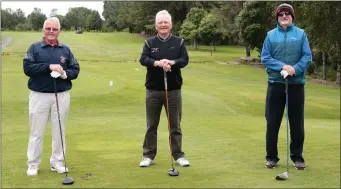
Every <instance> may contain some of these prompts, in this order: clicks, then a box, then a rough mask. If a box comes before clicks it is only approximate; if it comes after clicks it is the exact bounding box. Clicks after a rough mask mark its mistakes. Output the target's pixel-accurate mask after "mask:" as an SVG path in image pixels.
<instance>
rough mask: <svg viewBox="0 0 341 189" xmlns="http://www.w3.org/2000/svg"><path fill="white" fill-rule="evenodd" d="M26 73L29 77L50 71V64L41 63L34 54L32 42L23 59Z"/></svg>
mask: <svg viewBox="0 0 341 189" xmlns="http://www.w3.org/2000/svg"><path fill="white" fill-rule="evenodd" d="M23 68H24V73H25V75H27V76H28V77H36V76H39V75H41V74H47V73H50V67H49V64H39V63H37V62H36V58H35V55H34V45H33V44H32V45H31V46H30V47H29V49H28V50H27V52H26V55H25V57H24V59H23Z"/></svg>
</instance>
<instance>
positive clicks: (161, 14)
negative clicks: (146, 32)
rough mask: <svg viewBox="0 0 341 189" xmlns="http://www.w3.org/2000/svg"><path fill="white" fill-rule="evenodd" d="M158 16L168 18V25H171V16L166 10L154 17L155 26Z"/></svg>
mask: <svg viewBox="0 0 341 189" xmlns="http://www.w3.org/2000/svg"><path fill="white" fill-rule="evenodd" d="M160 16H166V17H167V18H168V21H169V23H172V16H171V15H170V14H169V13H168V11H166V10H162V11H159V12H158V13H157V14H156V16H155V24H156V23H157V20H158V19H159V17H160Z"/></svg>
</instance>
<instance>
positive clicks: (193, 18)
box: [180, 7, 208, 49]
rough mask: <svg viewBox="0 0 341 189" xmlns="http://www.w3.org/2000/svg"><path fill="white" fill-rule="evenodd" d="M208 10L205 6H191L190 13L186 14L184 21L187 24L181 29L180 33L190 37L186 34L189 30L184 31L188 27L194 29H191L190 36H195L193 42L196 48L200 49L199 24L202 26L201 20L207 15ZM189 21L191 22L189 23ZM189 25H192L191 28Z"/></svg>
mask: <svg viewBox="0 0 341 189" xmlns="http://www.w3.org/2000/svg"><path fill="white" fill-rule="evenodd" d="M207 14H208V13H207V11H206V10H205V9H203V8H197V7H194V8H191V10H190V11H189V13H188V14H187V16H186V20H185V21H184V23H183V24H185V26H182V27H181V30H180V34H181V35H182V36H183V37H184V38H188V36H185V35H186V33H188V32H187V31H183V30H186V29H192V31H190V36H193V38H192V39H193V43H194V46H195V49H198V45H197V39H198V37H199V30H198V29H199V26H200V22H201V20H202V19H203V18H204V17H205V16H206V15H207ZM187 22H189V23H187ZM187 26H190V27H189V28H188V27H187Z"/></svg>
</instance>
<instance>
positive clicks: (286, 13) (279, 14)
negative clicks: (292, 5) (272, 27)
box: [278, 11, 291, 16]
mask: <svg viewBox="0 0 341 189" xmlns="http://www.w3.org/2000/svg"><path fill="white" fill-rule="evenodd" d="M284 15H286V16H289V15H291V14H290V12H287V11H283V12H280V13H278V16H284Z"/></svg>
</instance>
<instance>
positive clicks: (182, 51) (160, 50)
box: [140, 35, 189, 91]
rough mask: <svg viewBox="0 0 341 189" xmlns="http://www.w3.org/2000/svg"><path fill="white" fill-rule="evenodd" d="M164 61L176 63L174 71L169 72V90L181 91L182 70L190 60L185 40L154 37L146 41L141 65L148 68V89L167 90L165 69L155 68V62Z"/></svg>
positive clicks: (170, 37) (172, 37) (171, 36)
mask: <svg viewBox="0 0 341 189" xmlns="http://www.w3.org/2000/svg"><path fill="white" fill-rule="evenodd" d="M162 59H168V60H174V61H175V64H174V65H172V67H171V69H172V71H171V72H167V85H168V86H167V87H168V90H177V89H181V86H182V81H183V80H182V76H181V70H180V69H181V68H184V67H185V66H187V64H188V60H189V58H188V53H187V50H186V47H185V44H184V40H183V39H182V38H180V37H177V36H174V35H170V36H169V37H168V38H167V39H162V38H160V37H159V36H153V37H151V38H149V39H147V40H146V41H145V43H144V46H143V52H142V55H141V58H140V63H141V65H143V66H146V67H147V74H146V83H145V86H146V89H149V90H158V91H163V90H165V84H164V73H163V69H162V68H160V67H154V62H155V61H157V60H162Z"/></svg>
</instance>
